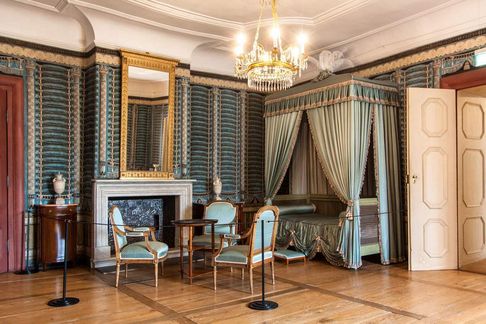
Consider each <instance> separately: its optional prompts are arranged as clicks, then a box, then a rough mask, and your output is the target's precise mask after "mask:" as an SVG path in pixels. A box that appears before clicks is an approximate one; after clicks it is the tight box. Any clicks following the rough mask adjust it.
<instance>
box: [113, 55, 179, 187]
mask: <svg viewBox="0 0 486 324" xmlns="http://www.w3.org/2000/svg"><path fill="white" fill-rule="evenodd" d="M120 53H121V61H122V76H121V81H122V84H121V135H120V179H126V178H143V179H173V178H174V161H173V157H174V104H175V68H176V66H177V64H179V61H176V60H169V59H165V58H160V57H155V56H151V55H149V54H148V53H146V54H143V53H136V52H130V51H126V50H121V51H120ZM129 66H136V67H141V68H146V69H150V70H157V71H162V72H168V73H169V93H168V97H169V98H168V118H169V119H168V124H169V127H168V131H169V133H168V134H167V136H168V142H169V143H168V145H167V147H165V148H164V154H167V159H168V161H167V168H168V170H170V171H167V170H161V171H130V170H127V133H128V67H129Z"/></svg>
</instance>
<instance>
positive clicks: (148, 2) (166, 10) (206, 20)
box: [127, 0, 243, 29]
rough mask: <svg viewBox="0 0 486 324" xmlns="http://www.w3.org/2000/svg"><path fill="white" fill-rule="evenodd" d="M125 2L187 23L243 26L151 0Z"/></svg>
mask: <svg viewBox="0 0 486 324" xmlns="http://www.w3.org/2000/svg"><path fill="white" fill-rule="evenodd" d="M127 1H128V2H129V3H132V4H135V5H138V6H142V7H145V8H148V9H150V10H153V11H157V12H161V13H163V14H165V15H169V16H173V17H176V18H179V19H184V20H188V21H195V22H199V23H203V24H208V25H214V26H218V27H224V28H231V29H241V28H242V26H243V24H241V23H238V22H235V21H231V20H226V19H221V18H216V17H213V16H208V15H204V14H201V13H198V12H195V11H191V10H186V9H182V8H179V7H176V6H172V5H169V4H166V3H162V2H159V1H153V0H127Z"/></svg>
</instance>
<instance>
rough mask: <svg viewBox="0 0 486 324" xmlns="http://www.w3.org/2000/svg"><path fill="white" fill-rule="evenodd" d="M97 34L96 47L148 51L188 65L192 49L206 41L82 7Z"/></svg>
mask: <svg viewBox="0 0 486 324" xmlns="http://www.w3.org/2000/svg"><path fill="white" fill-rule="evenodd" d="M80 9H81V11H82V12H83V13H84V14H85V15H86V17H87V18H88V20H89V21H90V22H91V24H92V26H93V29H94V31H95V41H94V43H95V45H96V46H100V47H106V48H111V49H120V48H123V49H129V50H136V51H142V52H149V53H150V54H152V55H159V56H163V57H167V58H171V59H175V60H179V61H181V62H185V63H189V62H190V60H191V55H192V52H193V50H194V49H195V48H196V47H197V46H199V45H201V44H203V43H205V42H207V41H208V40H207V39H204V38H201V37H195V36H190V35H187V34H180V33H176V32H172V31H168V30H162V29H160V28H156V27H153V26H150V25H146V24H142V23H139V22H133V21H130V20H128V19H125V18H121V17H117V16H114V15H110V14H106V13H103V12H100V11H96V10H93V9H88V8H80Z"/></svg>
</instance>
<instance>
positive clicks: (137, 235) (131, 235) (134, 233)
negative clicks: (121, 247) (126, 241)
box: [125, 231, 145, 237]
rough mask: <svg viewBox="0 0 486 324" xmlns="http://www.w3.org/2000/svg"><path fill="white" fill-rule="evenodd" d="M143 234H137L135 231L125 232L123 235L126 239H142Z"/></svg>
mask: <svg viewBox="0 0 486 324" xmlns="http://www.w3.org/2000/svg"><path fill="white" fill-rule="evenodd" d="M144 233H145V232H137V231H133V232H126V233H125V236H128V237H142V236H144Z"/></svg>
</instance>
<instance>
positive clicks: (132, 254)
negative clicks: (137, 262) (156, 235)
mask: <svg viewBox="0 0 486 324" xmlns="http://www.w3.org/2000/svg"><path fill="white" fill-rule="evenodd" d="M149 244H150V247H151V248H152V249H154V250H155V251H157V256H158V257H159V258H162V257H164V256H166V255H167V252H168V251H169V246H168V245H167V244H165V243H162V242H158V241H149ZM120 256H121V258H122V259H153V258H154V255H153V254H152V253H150V252H149V251H148V250H147V247H146V245H145V241H140V242H136V243H131V244H128V245H126V246H125V247H124V248H123V249H122V250H121V251H120Z"/></svg>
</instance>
